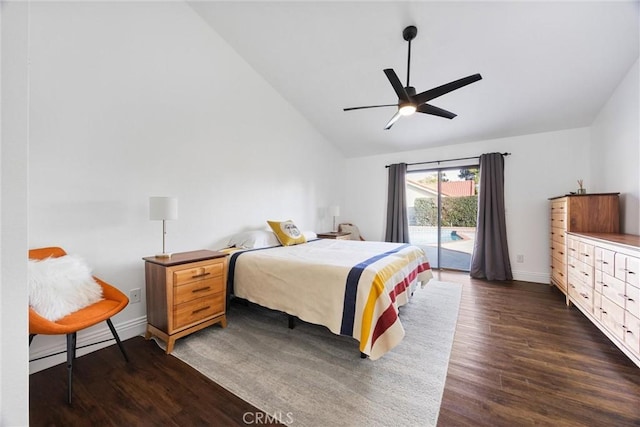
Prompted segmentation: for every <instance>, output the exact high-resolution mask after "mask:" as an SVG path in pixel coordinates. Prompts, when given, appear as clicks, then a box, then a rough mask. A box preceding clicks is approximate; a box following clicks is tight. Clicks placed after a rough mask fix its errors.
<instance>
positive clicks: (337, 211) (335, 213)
mask: <svg viewBox="0 0 640 427" xmlns="http://www.w3.org/2000/svg"><path fill="white" fill-rule="evenodd" d="M329 212H330V213H331V216H333V231H338V229H337V228H336V217H337V216H340V206H331V207H330V208H329Z"/></svg>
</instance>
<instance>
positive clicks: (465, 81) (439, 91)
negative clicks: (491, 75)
mask: <svg viewBox="0 0 640 427" xmlns="http://www.w3.org/2000/svg"><path fill="white" fill-rule="evenodd" d="M478 80H482V76H481V75H480V74H474V75H472V76H468V77H463V78H461V79H459V80H456V81H453V82H451V83H447V84H444V85H442V86H438V87H435V88H433V89H429V90H426V91H424V92H421V93H419V94H417V95H416V96H414V97H413V99H414V101H415V102H416V103H417V104H418V105H420V104H424V103H425V102H428V101H431V100H432V99H434V98H437V97H439V96H442V95H444V94H445V93H449V92H451V91H454V90H456V89H460V88H461V87H464V86H466V85H469V84H471V83H474V82H477V81H478Z"/></svg>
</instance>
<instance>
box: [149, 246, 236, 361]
mask: <svg viewBox="0 0 640 427" xmlns="http://www.w3.org/2000/svg"><path fill="white" fill-rule="evenodd" d="M143 259H144V260H145V261H146V263H145V276H146V290H147V332H146V334H145V338H147V339H149V338H151V336H152V335H154V336H156V337H158V338H160V339H162V340H164V341H165V342H166V343H167V350H166V352H167V354H169V353H171V351H172V350H173V346H174V344H175V341H176V340H177V339H179V338H181V337H184V336H186V335H189V334H191V333H193V332H196V331H199V330H200V329H202V328H206V327H207V326H210V325H213V324H216V323H220V325H221V326H222V327H223V328H224V327H226V326H227V318H226V314H225V309H226V282H227V254H226V253H222V252H215V251H207V250H201V251H193V252H183V253H177V254H173V255H172V256H171V258H158V257H147V258H143Z"/></svg>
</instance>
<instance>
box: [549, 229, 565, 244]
mask: <svg viewBox="0 0 640 427" xmlns="http://www.w3.org/2000/svg"><path fill="white" fill-rule="evenodd" d="M566 236H567V234H566V231H565V230H564V229H563V228H558V227H551V241H553V242H558V243H562V244H564V242H565V237H566Z"/></svg>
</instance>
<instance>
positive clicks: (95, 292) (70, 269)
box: [28, 255, 102, 322]
mask: <svg viewBox="0 0 640 427" xmlns="http://www.w3.org/2000/svg"><path fill="white" fill-rule="evenodd" d="M28 273H29V305H30V306H31V307H32V308H33V309H34V310H35V311H36V312H37V313H38V314H39V315H40V316H42V317H44V318H45V319H48V320H51V321H52V322H55V321H56V320H58V319H61V318H63V317H64V316H66V315H67V314H71V313H73V312H74V311H77V310H80V309H81V308H84V307H86V306H89V305H91V304H94V303H96V302H98V301H100V300H101V299H102V287H101V286H100V285H99V284H98V283H97V282H96V281H95V280H94V279H93V277H92V276H91V269H90V268H89V266H88V265H87V264H86V263H85V262H84V260H83V259H82V258H80V257H78V256H75V255H65V256H61V257H58V258H47V259H44V260H34V259H30V260H29V271H28Z"/></svg>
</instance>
